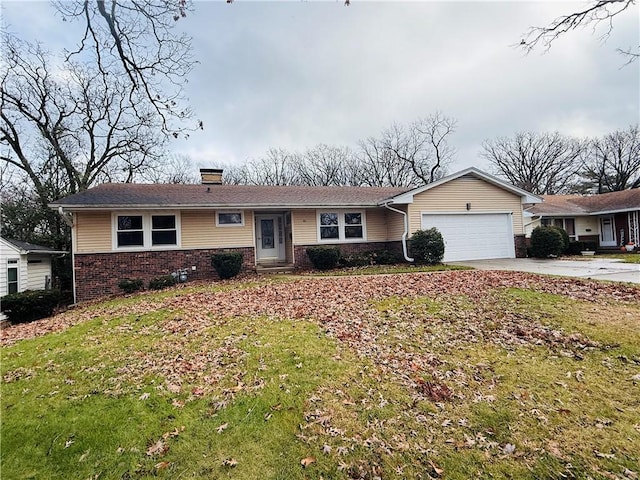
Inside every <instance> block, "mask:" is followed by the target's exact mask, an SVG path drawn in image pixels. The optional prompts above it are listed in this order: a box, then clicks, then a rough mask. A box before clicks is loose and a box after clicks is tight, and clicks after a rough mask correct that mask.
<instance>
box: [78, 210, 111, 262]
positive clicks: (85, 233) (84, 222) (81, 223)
mask: <svg viewBox="0 0 640 480" xmlns="http://www.w3.org/2000/svg"><path fill="white" fill-rule="evenodd" d="M74 225H75V239H76V242H75V251H76V252H78V253H92V252H109V251H111V238H112V237H111V213H110V212H99V213H95V212H79V213H76V215H75V223H74Z"/></svg>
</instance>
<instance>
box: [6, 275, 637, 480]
mask: <svg viewBox="0 0 640 480" xmlns="http://www.w3.org/2000/svg"><path fill="white" fill-rule="evenodd" d="M639 299H640V289H639V288H637V287H633V286H625V285H621V284H610V283H598V282H590V281H580V280H571V279H562V278H551V277H544V276H537V275H531V274H522V273H515V272H480V271H455V272H442V273H430V274H404V275H378V276H357V277H340V278H308V277H307V278H302V279H297V280H286V281H284V280H278V281H275V280H274V281H270V280H263V281H257V282H254V283H247V282H245V283H242V284H241V283H233V282H230V283H227V284H225V286H224V287H223V288H219V287H215V286H201V287H199V288H191V289H183V290H172V291H168V292H165V293H162V294H144V295H140V296H137V297H130V298H126V299H120V300H114V301H110V302H105V303H99V304H94V305H89V306H86V307H82V308H79V309H76V310H72V311H68V312H66V313H64V314H61V315H58V316H56V317H53V318H51V319H46V320H42V321H39V322H34V323H32V324H27V325H17V326H14V327H11V328H9V329H7V330H4V331H3V332H2V344H3V348H2V380H3V384H2V398H3V402H2V432H1V435H2V438H1V440H2V453H1V455H2V473H3V476H4V474H7V475H9V477H10V478H42V477H53V476H59V477H61V478H62V477H64V478H89V477H91V478H93V476H94V475H99V476H100V477H99V478H152V477H156V476H161V477H166V478H177V477H180V478H363V479H374V478H398V479H400V478H461V479H462V478H483V477H486V478H619V479H624V478H629V479H636V478H638V475H639V474H640V465H639V462H640V453H639V452H640V302H639ZM53 332H58V333H55V334H52V333H53ZM9 477H7V478H9Z"/></svg>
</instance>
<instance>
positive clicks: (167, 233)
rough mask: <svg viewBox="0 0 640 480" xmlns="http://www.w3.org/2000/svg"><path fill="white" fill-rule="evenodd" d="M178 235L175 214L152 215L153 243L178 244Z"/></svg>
mask: <svg viewBox="0 0 640 480" xmlns="http://www.w3.org/2000/svg"><path fill="white" fill-rule="evenodd" d="M177 237H178V235H177V231H176V216H175V215H152V216H151V245H176V244H177V243H178V242H177Z"/></svg>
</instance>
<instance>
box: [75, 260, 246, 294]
mask: <svg viewBox="0 0 640 480" xmlns="http://www.w3.org/2000/svg"><path fill="white" fill-rule="evenodd" d="M220 252H241V253H242V254H243V255H244V261H243V269H245V270H251V269H254V268H255V252H254V249H253V248H251V247H247V248H225V249H207V250H166V251H150V252H149V251H147V252H113V253H91V254H78V253H76V254H75V275H76V301H77V302H84V301H87V300H93V299H95V298H100V297H105V296H108V295H113V294H121V293H122V290H120V288H118V282H119V281H120V280H122V279H124V278H132V279H133V278H141V279H142V280H143V281H144V283H145V286H146V285H147V284H148V283H149V280H150V279H152V278H155V277H159V276H162V275H167V274H170V273H171V272H175V271H176V270H178V269H181V268H186V269H187V274H188V278H189V280H214V279H217V278H218V275H217V273H216V271H215V269H214V268H213V267H212V266H211V255H213V254H214V253H220ZM192 266H195V267H196V270H195V271H193V270H192V269H191V267H192Z"/></svg>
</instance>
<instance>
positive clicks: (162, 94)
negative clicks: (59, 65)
mask: <svg viewBox="0 0 640 480" xmlns="http://www.w3.org/2000/svg"><path fill="white" fill-rule="evenodd" d="M54 6H55V8H56V9H57V11H58V12H59V14H60V15H61V16H62V19H63V20H64V21H68V22H79V23H81V25H82V26H83V29H84V34H83V37H82V38H81V39H80V41H79V43H78V45H77V47H76V48H75V49H74V50H72V51H70V52H68V54H67V60H73V59H77V60H78V61H82V62H87V61H90V62H91V63H92V64H93V65H95V66H96V70H97V71H98V72H100V74H101V75H103V76H108V75H118V76H120V77H121V79H120V81H121V83H122V84H123V86H124V87H126V89H127V90H128V91H129V93H130V94H131V96H132V98H133V97H135V98H136V100H137V102H138V104H140V105H142V107H143V108H145V109H149V108H150V109H152V110H154V111H155V113H156V114H157V115H159V117H160V119H161V123H160V126H161V127H162V130H163V132H164V133H165V134H171V135H173V136H177V135H178V134H179V132H183V131H184V130H185V129H184V125H183V121H184V120H185V119H187V118H190V116H191V112H190V110H189V109H188V108H187V107H186V106H184V105H183V104H184V99H183V97H182V88H183V86H184V83H185V82H186V80H187V76H188V74H189V72H190V71H191V69H192V68H193V66H194V64H195V61H194V59H193V57H192V56H191V38H190V37H189V36H187V35H186V34H184V33H179V32H177V31H176V29H175V25H176V22H177V21H178V20H179V19H181V18H183V17H186V16H187V12H189V11H190V10H191V2H190V1H188V0H136V1H130V0H56V1H55V2H54ZM176 121H177V122H176ZM199 126H200V127H202V124H201V123H200V122H199Z"/></svg>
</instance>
